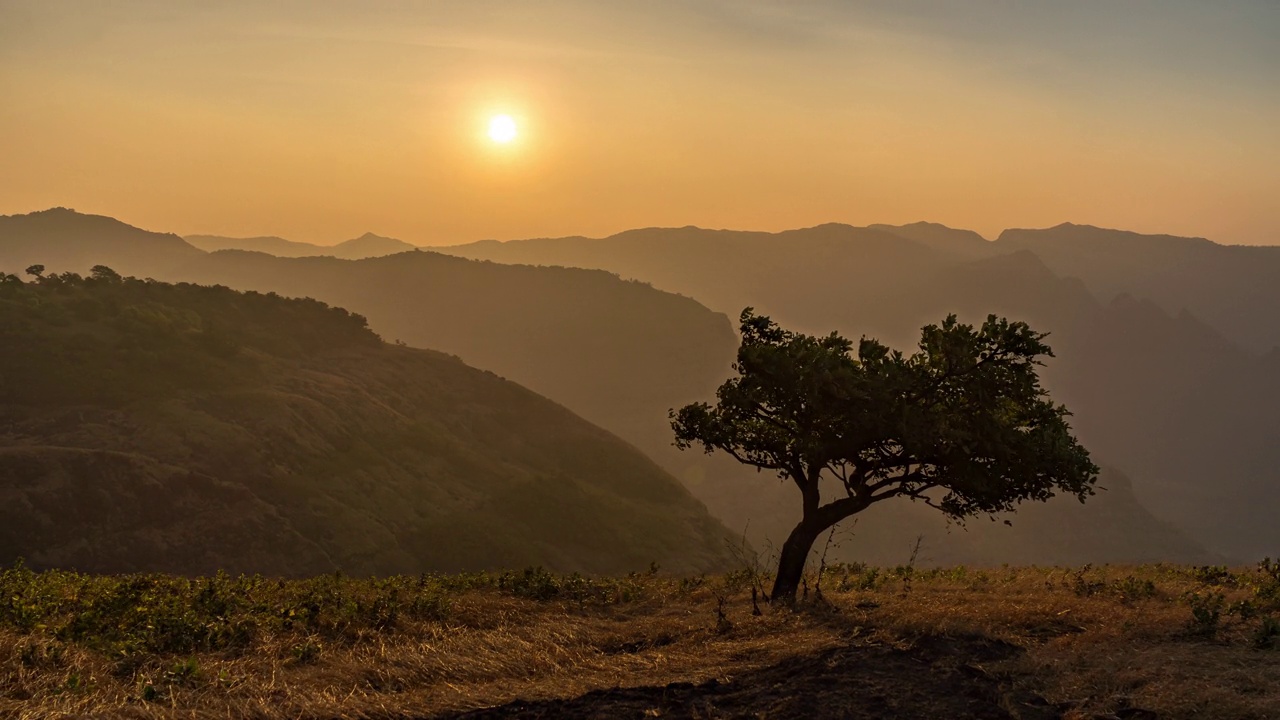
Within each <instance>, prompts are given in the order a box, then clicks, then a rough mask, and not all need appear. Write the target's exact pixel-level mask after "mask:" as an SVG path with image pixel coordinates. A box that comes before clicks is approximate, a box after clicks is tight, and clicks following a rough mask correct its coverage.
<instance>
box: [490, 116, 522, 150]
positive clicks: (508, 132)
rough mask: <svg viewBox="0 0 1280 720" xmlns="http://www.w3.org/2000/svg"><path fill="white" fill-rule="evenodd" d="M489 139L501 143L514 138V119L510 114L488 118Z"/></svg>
mask: <svg viewBox="0 0 1280 720" xmlns="http://www.w3.org/2000/svg"><path fill="white" fill-rule="evenodd" d="M489 139H490V140H492V141H494V142H496V143H502V144H503V145H505V144H507V143H509V142H511V141H512V140H515V139H516V121H515V120H513V119H511V116H510V115H494V116H493V117H492V118H489Z"/></svg>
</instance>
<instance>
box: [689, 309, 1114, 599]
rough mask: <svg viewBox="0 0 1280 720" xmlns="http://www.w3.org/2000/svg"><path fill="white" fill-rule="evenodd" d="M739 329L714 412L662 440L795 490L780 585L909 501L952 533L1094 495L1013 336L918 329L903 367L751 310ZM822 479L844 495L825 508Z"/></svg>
mask: <svg viewBox="0 0 1280 720" xmlns="http://www.w3.org/2000/svg"><path fill="white" fill-rule="evenodd" d="M741 329H742V346H741V347H740V349H739V351H738V359H737V363H735V365H734V370H735V371H737V373H738V376H737V377H734V378H731V379H730V380H728V381H727V382H725V383H724V384H723V385H722V386H721V387H720V389H719V390H718V391H717V399H718V403H717V404H716V405H715V406H714V407H712V406H711V405H709V404H707V403H695V404H692V405H688V406H685V407H684V408H682V409H680V410H679V412H673V413H672V428H673V429H674V431H675V437H676V444H677V445H678V446H679V447H680V448H682V449H685V448H689V447H692V446H694V445H701V446H702V447H703V448H704V449H705V450H706V451H707V452H712V451H715V450H722V451H724V452H727V453H729V454H730V455H732V456H733V457H734V458H736V459H737V460H739V461H740V462H742V463H745V464H748V465H752V466H755V467H757V468H760V469H763V470H771V471H774V472H776V473H777V474H778V475H779V477H782V478H787V479H790V480H791V481H793V482H794V483H795V484H796V486H797V487H798V488H799V490H800V492H801V495H802V498H803V510H804V519H803V520H802V521H801V523H800V525H799V526H798V527H797V529H796V531H795V532H793V534H792V538H791V539H789V540H788V543H789V544H791V545H793V547H791V548H790V550H788V548H787V547H786V546H784V549H783V557H782V561H781V562H782V564H783V566H788V565H790V566H791V567H789V568H788V569H786V570H785V571H783V572H780V573H779V578H780V580H779V582H782V578H783V577H784V576H790V577H795V578H796V579H798V575H797V574H796V573H797V572H798V570H797V569H796V568H795V567H794V566H795V562H794V561H795V559H796V558H795V555H796V553H797V552H798V553H799V554H800V558H799V559H800V565H801V567H802V565H803V558H804V555H806V554H807V553H808V550H809V547H810V546H811V545H812V543H813V539H814V538H815V537H816V533H817V532H821V531H822V530H825V529H826V528H828V527H830V526H832V525H834V524H835V523H836V522H839V521H840V520H842V519H844V518H846V517H848V516H850V515H852V514H854V513H857V512H860V511H862V510H864V509H866V508H867V507H868V506H870V505H871V504H873V503H875V502H879V501H882V500H887V499H889V498H893V497H899V496H901V497H907V498H911V499H914V500H920V501H923V502H925V503H927V504H929V505H932V506H934V507H937V508H938V509H939V510H941V511H942V512H943V513H944V514H946V515H947V516H948V517H950V518H953V519H957V520H959V519H963V518H965V517H968V516H972V515H975V514H979V513H997V512H1002V511H1007V510H1011V509H1013V507H1014V506H1015V505H1016V504H1017V503H1019V502H1022V501H1024V500H1040V501H1043V500H1047V499H1049V498H1050V497H1052V496H1053V495H1054V494H1055V493H1056V492H1066V493H1070V494H1072V495H1075V496H1077V497H1078V498H1079V499H1080V500H1081V501H1083V500H1084V499H1085V498H1086V497H1087V496H1088V495H1090V494H1092V492H1093V490H1092V486H1093V484H1094V482H1095V481H1096V477H1097V473H1098V468H1097V467H1096V466H1095V465H1094V464H1093V463H1092V462H1091V461H1090V459H1089V454H1088V452H1087V451H1085V449H1084V448H1082V447H1081V446H1080V445H1079V444H1077V442H1076V440H1075V438H1074V437H1072V435H1071V432H1070V430H1071V429H1070V426H1069V425H1068V424H1067V422H1066V417H1067V415H1068V414H1069V413H1068V412H1067V409H1066V408H1065V407H1063V406H1061V405H1056V404H1054V403H1053V402H1051V401H1050V400H1049V398H1048V396H1047V393H1046V392H1045V391H1044V389H1043V388H1042V387H1041V386H1040V381H1039V377H1038V375H1037V372H1036V368H1037V367H1038V366H1039V365H1040V360H1039V358H1041V357H1043V356H1051V355H1052V352H1051V350H1050V348H1049V346H1048V345H1046V344H1044V342H1043V341H1044V337H1045V336H1044V335H1043V334H1041V333H1037V332H1035V331H1033V330H1031V328H1030V327H1028V326H1027V325H1026V324H1025V323H1020V322H1010V321H1008V320H1005V319H998V318H996V317H995V316H989V317H988V318H987V321H986V322H985V323H984V324H983V325H982V327H981V328H978V329H975V328H974V327H973V326H971V325H965V324H961V323H959V322H958V321H957V320H956V317H955V316H954V315H952V316H950V317H948V318H947V319H946V320H945V321H944V322H943V323H942V324H941V325H929V326H926V327H925V328H923V329H922V331H921V339H920V345H919V351H918V352H916V353H914V354H912V355H910V356H907V355H904V354H903V353H902V352H900V351H893V350H890V349H889V348H888V347H886V346H885V345H883V344H881V343H879V342H877V341H875V340H871V339H866V338H864V339H863V340H862V341H861V342H860V343H859V344H858V347H857V351H856V354H855V353H854V345H853V343H852V342H851V341H849V340H847V339H845V338H843V337H841V336H840V335H838V334H835V333H832V334H831V335H828V336H826V337H814V336H810V335H804V334H800V333H795V332H790V331H787V330H784V329H782V328H781V327H779V326H778V325H777V324H775V323H774V322H773V321H771V320H770V319H769V318H767V317H764V316H759V315H755V314H754V313H753V312H752V310H751V308H747V309H746V310H744V311H743V312H742V316H741ZM824 476H827V477H833V478H835V479H836V480H838V481H839V483H840V485H841V486H842V489H843V491H844V493H843V495H844V496H843V497H839V498H838V499H836V500H833V501H831V502H829V503H827V504H825V505H823V504H822V498H821V487H820V484H821V480H822V478H823V477H824ZM800 546H803V547H800ZM789 554H790V558H789V557H788V555H789ZM776 589H777V588H776ZM785 589H786V590H788V591H790V593H791V594H794V587H791V588H785Z"/></svg>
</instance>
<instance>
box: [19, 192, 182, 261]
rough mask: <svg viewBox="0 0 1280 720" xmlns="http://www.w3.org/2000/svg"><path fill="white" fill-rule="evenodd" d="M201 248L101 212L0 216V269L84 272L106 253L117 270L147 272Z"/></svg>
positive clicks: (52, 211)
mask: <svg viewBox="0 0 1280 720" xmlns="http://www.w3.org/2000/svg"><path fill="white" fill-rule="evenodd" d="M202 254H203V253H202V252H201V251H200V250H198V249H196V248H194V247H192V246H191V245H189V244H187V243H186V242H185V241H183V239H182V238H180V237H178V236H177V235H174V234H172V233H155V232H148V231H146V230H140V229H138V228H136V227H133V226H132V225H126V224H124V223H122V222H120V221H119V220H116V219H114V218H109V217H105V216H102V215H84V214H81V213H78V212H75V211H74V210H68V209H66V208H53V209H50V210H43V211H41V212H34V213H30V214H27V215H0V263H2V265H0V270H5V271H7V272H11V273H21V272H22V271H23V270H24V269H26V268H27V267H28V266H30V265H36V264H41V265H45V266H46V267H48V268H49V269H50V270H59V271H61V270H70V271H73V272H87V271H88V270H89V268H90V267H92V266H94V265H97V264H99V263H101V262H102V260H101V258H110V260H111V264H112V266H113V267H114V268H115V269H116V271H117V272H121V273H124V274H127V275H136V276H138V277H148V276H152V275H155V274H156V273H158V272H161V271H164V270H168V269H170V268H172V267H174V266H175V265H178V264H180V263H182V262H183V261H185V260H189V259H191V258H193V257H198V256H200V255H202Z"/></svg>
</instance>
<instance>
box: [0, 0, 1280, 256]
mask: <svg viewBox="0 0 1280 720" xmlns="http://www.w3.org/2000/svg"><path fill="white" fill-rule="evenodd" d="M1277 38H1280V2H1277V1H1276V0H1225V1H1219V2H1207V1H1201V0H1197V1H1195V2H1190V1H1186V0H1159V1H1154V0H1073V1H1072V2H1061V1H1059V0H1047V1H1045V2H1032V1H1030V0H1025V1H1019V0H972V1H970V2H960V1H958V0H957V1H954V2H949V1H944V0H933V1H931V2H923V1H919V2H911V1H909V0H876V1H867V2H861V1H858V0H839V1H836V0H814V1H812V2H805V1H801V0H796V1H792V2H765V1H763V0H646V1H645V2H632V1H627V2H624V1H622V0H545V1H530V0H511V1H497V0H456V1H453V2H430V1H427V0H418V1H414V2H409V1H407V0H404V1H394V2H393V1H378V0H366V1H365V2H336V1H334V0H305V1H303V0H296V1H294V0H277V1H274V2H269V1H266V0H255V1H251V2H250V1H240V0H226V1H223V2H218V3H208V2H189V1H187V0H0V98H3V102H0V214H12V213H24V212H31V211H34V210H40V209H44V208H48V207H53V206H64V207H71V208H74V209H76V210H79V211H81V212H91V213H98V214H105V215H111V216H113V217H118V218H120V219H122V220H124V221H126V222H129V223H131V224H134V225H138V226H141V227H145V228H147V229H152V230H162V231H172V232H178V233H181V234H193V233H207V234H222V235H233V236H253V235H280V236H283V237H288V238H290V239H295V240H306V241H311V242H318V243H323V244H331V243H335V242H339V241H342V240H344V239H348V238H352V237H356V236H358V235H361V234H363V233H364V232H366V231H371V232H375V233H378V234H382V235H389V236H392V237H397V238H401V239H404V240H407V241H409V242H414V243H417V244H423V245H432V244H452V243H461V242H469V241H473V240H479V239H486V238H497V239H512V238H525V237H542V236H561V235H589V236H603V235H608V234H611V233H614V232H618V231H621V230H625V229H629V228H634V227H650V226H683V225H699V226H702V227H715V228H734V229H753V230H774V231H776V230H783V229H789V228H796V227H806V226H812V225H817V224H820V223H825V222H848V223H852V224H855V225H865V224H869V223H876V222H884V223H895V224H897V223H906V222H914V221H918V220H929V221H934V222H941V223H945V224H947V225H951V226H953V227H963V228H970V229H974V230H977V231H978V232H980V233H982V234H984V235H986V236H988V237H994V236H995V235H997V234H998V233H999V232H1000V230H1002V229H1004V228H1007V227H1047V226H1051V225H1056V224H1058V223H1061V222H1068V221H1069V222H1076V223H1087V224H1092V225H1099V226H1103V227H1115V228H1123V229H1129V230H1136V231H1139V232H1159V233H1170V234H1176V235H1192V236H1203V237H1208V238H1210V239H1213V240H1216V241H1218V242H1223V243H1232V244H1280V210H1278V209H1277V208H1280V200H1278V198H1280V41H1278V40H1277ZM498 114H505V115H509V116H510V117H512V118H513V119H514V120H515V122H516V126H517V133H518V134H517V137H516V139H515V140H514V141H512V142H510V143H508V144H500V143H495V142H493V141H492V140H490V139H489V138H488V136H487V134H486V129H487V127H488V124H489V121H490V119H491V118H492V117H493V116H494V115H498Z"/></svg>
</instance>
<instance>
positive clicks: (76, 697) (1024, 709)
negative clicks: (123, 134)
mask: <svg viewBox="0 0 1280 720" xmlns="http://www.w3.org/2000/svg"><path fill="white" fill-rule="evenodd" d="M765 581H767V578H764V577H761V576H759V575H757V574H756V573H753V572H750V571H746V570H744V571H742V572H738V573H733V574H730V575H726V576H716V577H697V578H672V577H666V576H664V575H663V574H662V573H661V572H659V571H656V569H655V570H654V571H650V572H643V573H636V574H633V575H630V576H627V577H618V578H591V579H588V578H582V577H578V576H569V577H562V576H554V575H551V574H548V573H546V572H543V571H541V570H526V571H522V572H517V573H506V574H475V575H449V576H423V577H394V578H384V579H372V580H362V579H350V578H346V577H343V576H324V577H317V578H312V579H308V580H294V581H277V580H273V579H265V578H260V577H239V578H232V577H227V576H218V577H213V578H196V579H187V578H177V577H172V576H159V575H135V576H115V577H103V576H88V575H78V574H74V573H66V572H43V573H36V572H31V571H30V570H27V569H26V568H24V567H22V566H17V567H13V568H10V569H8V570H5V571H4V572H3V573H0V716H2V717H19V718H26V717H31V718H35V717H61V716H65V715H72V716H75V715H92V716H118V717H138V718H145V717H210V718H212V717H220V718H225V717H264V718H299V717H338V716H341V717H437V716H453V715H456V714H462V713H467V712H472V713H473V714H472V716H473V717H484V718H489V717H673V718H674V717H690V718H692V717H699V718H714V717H739V716H748V717H766V718H792V717H795V718H800V717H884V716H892V715H898V716H904V717H912V716H915V717H959V716H972V717H1021V718H1031V717H1037V718H1039V717H1067V718H1086V717H1100V716H1101V717H1174V718H1177V717H1187V718H1191V717H1242V718H1243V717H1256V718H1265V717H1280V649H1278V648H1280V566H1277V565H1275V564H1273V563H1270V562H1267V563H1263V564H1260V565H1259V566H1256V567H1249V568H1230V569H1229V568H1216V567H1199V568H1194V567H1182V566H1169V565H1151V566H1141V567H1116V566H1108V567H1084V568H1041V567H1025V568H989V569H974V568H964V567H957V568H949V569H938V570H919V569H913V568H910V567H899V568H893V569H886V568H870V567H862V566H857V565H854V566H843V565H842V566H836V567H831V568H827V569H826V571H825V572H824V573H823V574H822V577H821V582H820V583H819V582H818V578H817V577H816V576H811V577H810V578H809V579H808V587H807V589H806V592H805V597H804V599H803V600H802V601H801V602H800V603H799V604H798V606H797V607H796V608H794V609H786V608H771V607H769V606H768V605H766V604H765V603H764V602H763V600H761V601H760V603H759V609H758V610H757V606H756V603H755V602H753V599H752V598H753V587H755V588H758V587H759V586H760V585H761V583H763V582H765ZM765 587H767V585H765ZM757 592H758V591H757ZM486 708H488V709H487V710H485V709H486Z"/></svg>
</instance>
